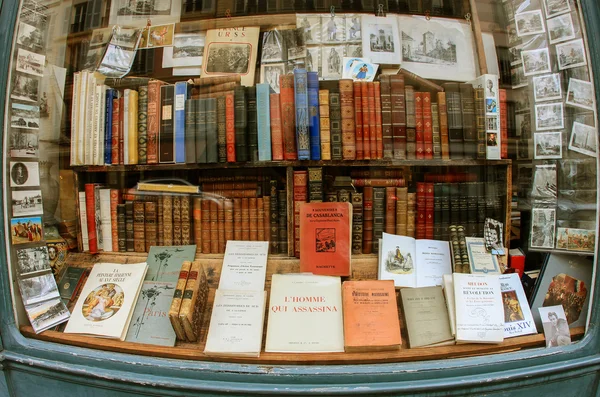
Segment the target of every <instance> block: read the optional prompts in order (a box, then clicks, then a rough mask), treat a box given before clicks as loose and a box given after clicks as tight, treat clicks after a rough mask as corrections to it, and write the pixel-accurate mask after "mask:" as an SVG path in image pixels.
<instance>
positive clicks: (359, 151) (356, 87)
mask: <svg viewBox="0 0 600 397" xmlns="http://www.w3.org/2000/svg"><path fill="white" fill-rule="evenodd" d="M352 90H353V92H354V130H355V134H356V160H363V159H364V158H365V157H364V153H365V152H364V146H363V140H364V136H365V129H364V128H363V114H362V109H363V103H362V83H361V82H360V81H355V82H353V84H352ZM365 110H366V108H365ZM367 128H368V125H367Z"/></svg>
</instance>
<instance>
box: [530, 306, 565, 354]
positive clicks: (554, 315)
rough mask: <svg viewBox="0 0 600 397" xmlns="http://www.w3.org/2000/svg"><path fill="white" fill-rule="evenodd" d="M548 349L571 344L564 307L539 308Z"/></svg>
mask: <svg viewBox="0 0 600 397" xmlns="http://www.w3.org/2000/svg"><path fill="white" fill-rule="evenodd" d="M538 310H539V312H540V319H541V320H542V328H543V329H544V338H545V339H546V347H557V346H568V345H570V344H571V331H570V330H569V323H568V322H567V316H566V315H565V310H564V308H563V306H562V305H556V306H545V307H538Z"/></svg>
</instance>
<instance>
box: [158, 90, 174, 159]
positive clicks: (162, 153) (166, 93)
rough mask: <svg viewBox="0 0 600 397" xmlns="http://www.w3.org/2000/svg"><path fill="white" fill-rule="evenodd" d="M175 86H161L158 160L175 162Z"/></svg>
mask: <svg viewBox="0 0 600 397" xmlns="http://www.w3.org/2000/svg"><path fill="white" fill-rule="evenodd" d="M174 96H175V86H174V85H163V86H161V87H160V106H161V111H160V132H159V134H158V162H159V163H173V162H175V137H174V135H173V114H174V111H173V106H174Z"/></svg>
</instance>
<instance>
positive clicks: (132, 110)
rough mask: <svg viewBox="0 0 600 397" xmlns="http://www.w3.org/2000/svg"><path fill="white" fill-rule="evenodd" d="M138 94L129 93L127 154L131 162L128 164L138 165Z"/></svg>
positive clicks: (134, 92)
mask: <svg viewBox="0 0 600 397" xmlns="http://www.w3.org/2000/svg"><path fill="white" fill-rule="evenodd" d="M138 97H139V95H138V92H137V91H136V90H130V91H129V111H128V114H127V117H128V118H127V120H128V127H127V139H128V140H127V154H128V158H129V160H127V164H138V162H139V153H138Z"/></svg>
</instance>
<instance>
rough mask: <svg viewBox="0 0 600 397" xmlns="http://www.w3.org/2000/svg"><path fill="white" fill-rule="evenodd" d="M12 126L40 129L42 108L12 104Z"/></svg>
mask: <svg viewBox="0 0 600 397" xmlns="http://www.w3.org/2000/svg"><path fill="white" fill-rule="evenodd" d="M10 126H11V127H13V128H24V129H30V130H38V129H39V128H40V107H39V106H35V105H25V104H23V103H15V102H13V103H12V104H11V114H10Z"/></svg>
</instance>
